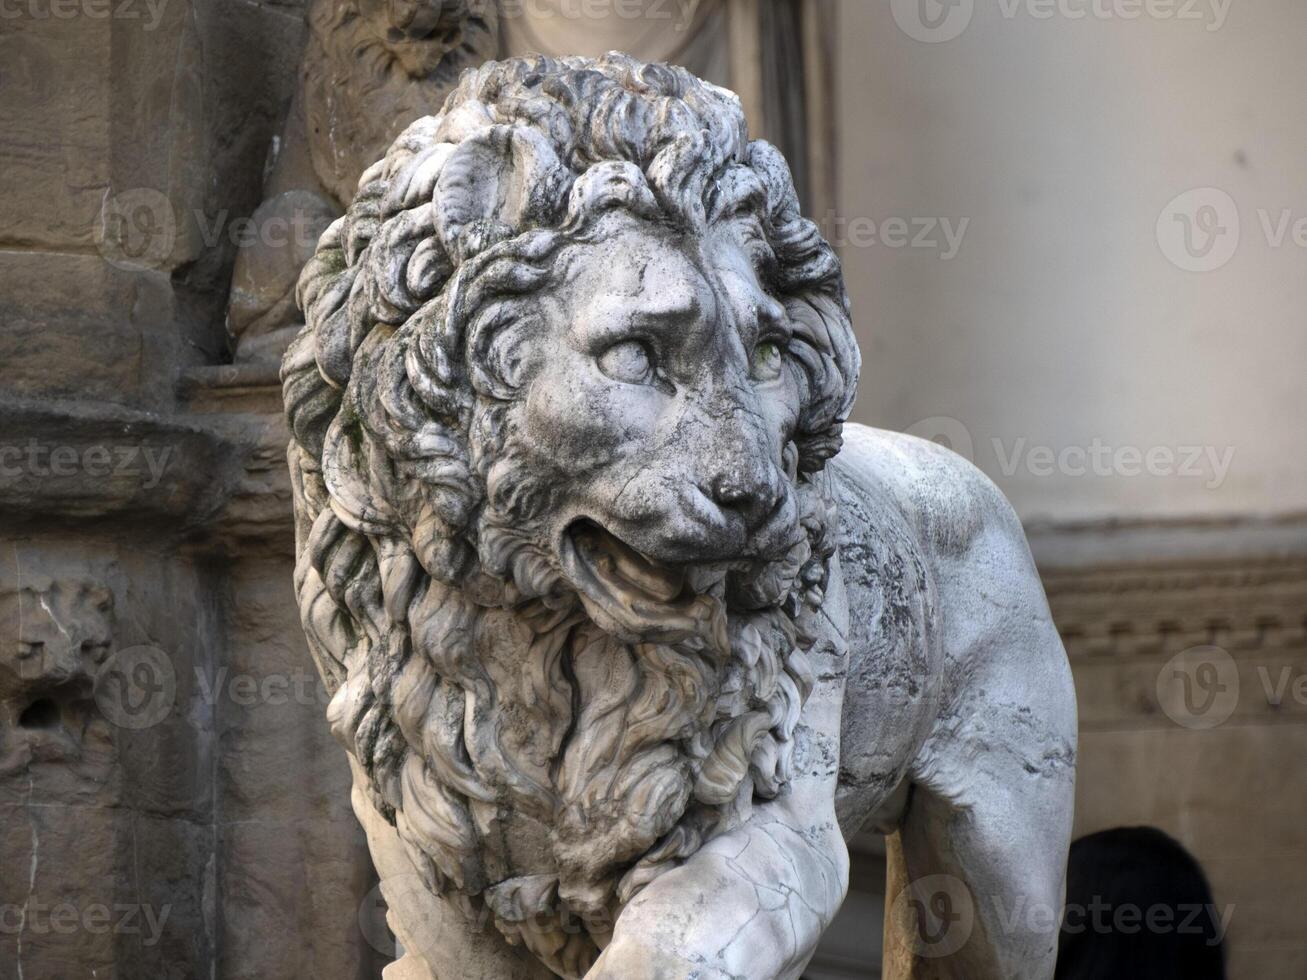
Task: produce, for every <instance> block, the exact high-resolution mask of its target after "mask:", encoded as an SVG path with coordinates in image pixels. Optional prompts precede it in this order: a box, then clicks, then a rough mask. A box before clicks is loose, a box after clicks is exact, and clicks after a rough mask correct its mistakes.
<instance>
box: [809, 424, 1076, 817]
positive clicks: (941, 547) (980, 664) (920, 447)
mask: <svg viewBox="0 0 1307 980" xmlns="http://www.w3.org/2000/svg"><path fill="white" fill-rule="evenodd" d="M844 436H845V438H844V447H843V449H842V450H841V452H840V453H839V455H838V456H837V457H836V458H835V459H834V460H833V461H832V462H831V464H830V466H831V475H832V480H833V484H834V488H835V496H836V500H837V502H838V505H839V509H840V544H839V554H840V564H841V570H842V573H843V578H844V583H845V590H846V594H847V596H848V605H849V610H850V617H849V618H850V630H849V641H850V642H849V674H848V681H847V683H846V689H845V700H844V711H843V723H842V726H841V728H842V731H841V743H842V744H841V763H840V764H841V779H840V810H841V823H842V824H844V825H845V827H846V829H847V828H848V827H851V826H857V825H860V824H861V821H863V820H865V819H866V818H867V816H868V815H871V814H876V813H877V812H878V811H881V812H884V808H885V807H887V806H892V805H893V800H895V799H899V798H900V797H899V796H898V795H897V794H895V792H894V791H895V790H896V789H897V788H898V787H900V786H901V785H904V783H905V777H907V778H910V777H911V773H912V771H913V769H914V766H917V765H919V764H920V760H921V758H922V754H923V749H924V747H925V746H926V745H927V742H928V741H929V740H930V739H931V737H932V735H933V734H935V732H936V729H937V727H938V723H939V721H940V719H941V717H944V716H947V715H949V714H951V713H952V712H953V711H954V710H955V708H956V705H955V704H954V703H953V702H955V701H956V699H957V698H958V697H959V696H968V695H966V694H965V690H966V689H969V688H972V687H975V686H976V684H977V682H978V681H977V679H978V678H983V677H986V676H988V677H990V678H991V679H995V678H998V677H1010V676H1011V673H1012V672H1014V671H1016V672H1021V671H1027V670H1028V669H1029V668H1030V667H1031V665H1032V664H1033V663H1034V662H1035V661H1037V660H1038V661H1043V662H1045V663H1050V664H1051V665H1052V666H1051V669H1052V670H1053V671H1054V672H1055V673H1056V672H1057V671H1064V670H1065V656H1064V655H1063V654H1062V653H1061V646H1060V642H1059V641H1058V640H1057V635H1056V631H1055V630H1054V629H1053V628H1052V623H1051V619H1050V617H1049V613H1048V606H1047V601H1046V600H1045V598H1044V593H1043V588H1042V585H1041V583H1040V580H1039V575H1038V573H1037V571H1036V570H1035V567H1034V562H1033V560H1032V559H1031V557H1030V551H1029V548H1028V547H1027V544H1026V539H1025V534H1024V531H1023V530H1022V527H1021V523H1020V521H1019V520H1018V518H1017V516H1016V514H1015V512H1014V511H1013V509H1012V506H1011V504H1010V503H1009V502H1008V501H1007V499H1006V498H1005V497H1004V496H1003V494H1002V492H1001V491H1000V490H999V489H998V488H997V487H996V486H995V485H994V483H993V482H992V481H991V480H990V479H989V478H988V477H987V476H985V475H984V474H983V473H982V472H980V470H978V469H977V468H976V467H975V466H973V465H972V464H971V463H970V462H968V461H967V460H966V459H964V458H963V457H961V456H959V455H957V454H956V453H954V452H952V451H951V450H949V449H947V448H945V447H944V446H941V445H939V444H937V443H934V442H930V441H927V440H924V439H919V438H916V437H913V436H909V435H904V434H901V433H895V432H887V431H882V430H878V429H871V428H868V427H865V426H861V425H849V426H846V428H845V432H844ZM1053 654H1056V656H1055V657H1054V656H1052V655H1053ZM1054 679H1055V680H1056V681H1057V685H1055V686H1059V685H1060V686H1064V685H1063V684H1062V681H1063V680H1064V678H1062V676H1061V674H1060V673H1059V674H1058V675H1057V677H1056V678H1054ZM981 686H982V687H983V686H984V685H981ZM1005 686H1006V685H1005ZM971 693H974V692H971Z"/></svg>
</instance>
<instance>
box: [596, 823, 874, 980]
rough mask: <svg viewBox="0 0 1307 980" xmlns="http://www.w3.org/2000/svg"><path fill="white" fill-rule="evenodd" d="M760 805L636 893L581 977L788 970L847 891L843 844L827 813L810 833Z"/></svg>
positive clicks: (667, 978) (763, 975)
mask: <svg viewBox="0 0 1307 980" xmlns="http://www.w3.org/2000/svg"><path fill="white" fill-rule="evenodd" d="M769 808H771V812H766V811H768V809H769ZM758 810H759V812H757V813H755V817H754V819H753V820H750V821H749V822H748V823H747V824H746V825H745V826H743V827H741V828H739V829H738V830H736V831H734V832H732V833H729V834H726V835H723V836H722V837H719V838H717V839H715V840H713V841H712V842H711V843H709V844H707V845H706V846H705V847H704V849H703V850H701V851H700V852H699V853H697V854H696V855H695V856H694V857H693V858H691V859H690V860H689V861H688V862H687V863H686V864H684V865H683V866H681V867H680V868H677V869H675V870H673V871H669V872H667V873H666V874H664V875H662V876H661V877H660V878H658V879H657V880H655V881H654V882H653V883H652V884H651V885H650V886H649V887H648V888H646V889H645V890H644V892H642V893H641V894H640V895H639V896H637V897H636V899H635V900H634V901H632V902H631V904H630V905H628V906H627V908H626V909H625V910H624V911H623V912H622V914H621V916H620V917H619V918H618V920H617V928H616V930H615V932H614V935H613V941H612V943H610V944H609V946H608V948H607V949H606V950H605V951H604V954H603V956H601V957H600V959H599V961H598V963H596V964H595V966H594V968H593V969H592V970H591V971H590V972H589V973H588V974H587V975H586V980H684V978H691V977H692V978H694V980H730V978H736V977H748V978H749V980H795V978H797V977H798V976H799V974H800V973H801V972H802V970H803V968H804V967H805V966H806V965H807V963H808V961H809V959H811V957H812V954H813V952H814V950H815V949H816V947H817V941H818V940H819V939H820V937H821V934H822V933H823V932H824V931H825V929H826V927H827V926H828V925H829V924H830V922H831V919H833V918H834V916H835V913H836V911H837V910H838V909H839V907H840V904H841V903H842V902H843V900H844V894H845V891H846V889H847V887H848V851H847V849H846V848H845V846H844V840H843V837H842V836H841V835H840V834H839V832H838V829H836V828H835V827H834V821H833V816H832V820H831V823H830V825H829V830H828V831H827V832H825V833H820V834H817V835H813V834H812V832H811V829H809V830H806V831H804V832H802V833H801V832H800V830H799V829H796V822H795V820H794V819H793V816H792V813H793V811H792V810H789V809H788V808H785V807H773V805H771V804H768V805H766V806H762V807H759V808H758Z"/></svg>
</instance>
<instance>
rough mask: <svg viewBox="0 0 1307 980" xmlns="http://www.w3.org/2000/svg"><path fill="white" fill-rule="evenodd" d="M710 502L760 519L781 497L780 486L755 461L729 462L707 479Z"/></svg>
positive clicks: (750, 517) (754, 518) (749, 517)
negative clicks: (741, 464)
mask: <svg viewBox="0 0 1307 980" xmlns="http://www.w3.org/2000/svg"><path fill="white" fill-rule="evenodd" d="M709 491H710V493H711V496H712V499H713V503H715V504H717V506H718V507H721V508H723V509H729V510H734V511H738V512H740V513H742V514H743V515H744V516H745V517H746V518H748V519H750V520H751V521H752V520H760V519H762V518H763V517H766V516H767V515H768V514H770V513H771V512H772V510H774V509H775V507H776V503H777V501H778V500H780V486H779V485H778V482H777V481H776V480H775V479H774V478H773V477H772V476H771V475H770V474H768V473H767V471H766V469H765V468H764V467H762V466H758V465H743V466H732V467H729V468H726V469H723V470H722V471H721V472H719V473H718V474H717V475H716V476H714V477H713V478H712V480H711V482H710V483H709Z"/></svg>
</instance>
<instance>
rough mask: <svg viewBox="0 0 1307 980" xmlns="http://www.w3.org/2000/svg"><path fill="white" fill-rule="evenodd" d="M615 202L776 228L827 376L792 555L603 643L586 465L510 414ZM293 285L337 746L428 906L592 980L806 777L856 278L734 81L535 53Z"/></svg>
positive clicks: (809, 412)
mask: <svg viewBox="0 0 1307 980" xmlns="http://www.w3.org/2000/svg"><path fill="white" fill-rule="evenodd" d="M614 210H619V211H622V210H624V211H627V212H630V213H632V214H637V215H641V216H643V217H647V218H657V219H658V220H662V221H669V222H676V223H677V224H678V225H679V226H680V227H682V228H685V229H687V230H688V231H694V230H695V229H700V230H702V229H703V228H705V227H706V226H707V225H708V224H709V223H711V222H713V221H715V220H722V219H723V217H724V216H728V215H736V214H739V213H741V212H749V213H753V214H756V215H757V217H758V220H759V223H760V226H761V227H762V228H763V229H764V231H765V236H766V238H767V245H766V247H767V248H768V249H769V250H770V253H771V255H772V256H773V257H774V263H773V266H774V268H775V269H776V270H777V271H776V272H775V275H774V278H775V283H774V284H775V287H776V290H777V292H778V293H779V294H780V295H782V296H783V297H784V301H785V303H786V308H787V310H788V311H789V313H790V316H791V318H792V320H793V322H794V325H795V333H794V341H793V357H794V359H795V361H796V362H797V363H798V364H799V366H800V369H801V372H802V374H803V377H804V384H805V390H806V395H805V400H804V405H803V411H802V415H801V418H800V420H799V425H798V432H797V434H796V436H795V439H794V441H793V442H792V443H791V444H790V445H789V447H788V448H787V449H786V452H785V464H786V471H787V474H788V476H789V478H790V479H789V486H788V487H787V492H788V493H790V494H792V495H793V496H794V499H795V501H796V503H797V506H796V507H795V509H794V513H795V515H796V517H795V527H794V532H795V534H794V536H793V540H794V542H795V543H794V544H793V545H792V546H791V547H789V550H788V551H787V552H786V553H784V554H781V555H777V556H772V557H769V558H768V559H767V560H763V559H753V560H747V561H745V560H740V561H731V562H717V563H711V564H704V565H702V566H698V567H694V568H691V569H689V571H688V573H687V578H686V582H687V586H686V592H687V593H688V595H686V596H685V597H684V598H682V599H678V600H677V601H676V604H675V617H674V619H675V625H667V626H666V628H662V624H659V627H660V628H659V629H657V630H656V631H655V633H656V635H651V636H649V637H635V638H632V637H625V638H623V637H620V636H617V635H613V634H612V633H611V632H606V631H605V630H604V629H602V628H600V625H598V624H597V623H596V622H595V621H594V617H593V616H592V615H591V614H590V612H591V610H590V609H589V607H587V605H586V604H585V602H584V600H583V597H581V596H579V595H578V590H577V588H576V587H574V585H573V584H572V582H571V581H570V580H569V578H568V577H567V575H566V574H565V572H564V570H563V567H562V564H561V563H560V560H559V558H558V556H557V555H556V554H555V552H554V549H553V546H552V545H551V544H550V542H549V541H548V539H547V536H546V535H545V534H544V533H543V531H542V528H543V525H544V523H545V519H546V518H547V517H548V516H549V515H550V514H552V513H554V511H555V509H556V508H557V507H558V504H559V501H558V500H557V499H556V488H557V487H559V486H562V485H563V484H564V480H563V475H564V474H565V472H566V470H567V469H568V467H569V465H570V463H571V461H568V460H551V459H547V458H543V457H542V456H541V454H540V453H538V452H536V451H535V450H534V449H533V447H532V446H531V445H530V443H529V440H527V439H526V438H525V437H524V436H522V435H521V434H520V433H519V432H517V431H516V430H515V428H514V427H513V425H512V424H511V422H510V420H509V415H510V411H511V407H512V405H513V404H514V402H515V399H516V398H517V396H518V395H519V385H518V380H519V379H517V378H516V376H515V375H516V364H517V363H518V359H517V358H516V357H515V355H514V350H513V348H514V347H515V345H516V344H517V343H519V342H525V343H529V342H530V341H529V338H527V339H526V340H525V341H523V340H522V338H521V337H520V336H519V337H516V338H515V339H508V338H509V336H510V334H512V331H509V330H507V329H505V326H506V324H509V323H511V322H513V320H514V316H515V311H521V310H522V309H523V307H524V304H529V303H530V302H531V296H532V293H533V291H535V290H537V289H539V288H540V287H541V286H542V285H543V284H545V283H547V282H549V281H550V280H551V279H552V278H553V277H554V276H556V275H557V274H559V272H558V268H557V267H558V265H559V264H560V263H559V258H560V256H562V255H564V254H566V252H567V249H568V247H569V245H570V244H571V243H574V242H583V241H587V240H588V236H589V237H593V236H594V235H596V234H600V232H598V231H597V230H596V229H597V227H598V225H599V223H600V222H601V221H603V220H604V216H605V215H607V214H611V213H612V212H613V211H614ZM299 300H300V304H301V306H302V307H303V309H304V311H305V314H306V321H307V325H306V327H305V329H304V331H303V332H302V333H301V334H300V335H299V337H298V339H297V340H296V341H295V343H294V344H293V345H292V347H291V349H290V350H289V352H288V353H287V356H286V359H285V362H284V364H283V368H282V378H283V382H284V394H285V404H286V410H287V414H288V418H289V422H290V426H291V430H292V433H293V441H292V443H291V446H290V450H289V460H290V467H291V472H292V479H293V485H294V496H295V508H296V524H297V553H298V563H297V566H296V572H295V585H296V589H297V593H298V596H299V602H300V608H301V615H302V619H303V623H304V627H305V631H306V634H307V636H308V640H309V645H310V649H311V650H312V652H313V654H314V656H315V658H316V660H317V663H318V666H319V669H320V671H321V672H322V674H323V677H324V678H325V679H326V681H327V684H328V686H329V688H330V689H331V690H332V691H333V692H334V697H333V700H332V702H331V706H330V708H329V719H330V722H331V725H332V728H333V731H334V732H335V734H336V736H337V737H338V738H339V740H340V741H341V742H342V743H343V745H344V746H345V748H346V750H347V751H348V752H349V753H350V754H351V756H352V757H353V758H354V760H355V761H356V763H357V766H358V770H357V771H358V772H361V773H362V774H363V775H364V777H365V778H366V785H365V786H364V787H363V789H364V790H365V791H366V792H367V794H368V796H369V798H370V800H371V801H372V804H373V805H374V806H375V807H376V809H377V810H378V811H379V812H380V813H381V814H382V815H384V816H385V817H386V819H388V820H389V821H391V822H392V823H393V824H394V826H395V828H396V830H397V832H398V834H399V836H400V838H401V839H402V840H403V842H404V844H405V846H406V849H407V851H408V854H409V856H410V858H411V860H412V862H413V865H414V867H415V868H416V870H417V872H418V873H419V874H420V875H421V877H422V880H423V882H424V883H425V885H426V887H427V888H428V889H429V890H430V891H431V892H433V893H436V894H441V895H445V896H447V897H449V898H450V899H451V900H454V901H456V902H458V903H461V905H462V906H463V907H464V909H465V911H467V913H468V914H469V915H473V916H477V915H485V914H489V915H491V916H493V919H494V922H495V924H496V926H497V927H498V929H499V930H500V931H501V932H502V933H503V934H504V935H505V936H506V937H507V938H508V939H509V940H510V941H513V942H519V943H524V944H525V945H526V946H527V947H528V948H529V949H530V950H531V952H532V953H533V954H534V955H535V956H536V957H537V958H539V959H540V960H541V961H542V962H543V963H544V964H545V965H546V966H548V967H549V969H551V970H552V971H554V972H555V973H557V974H559V975H560V976H564V977H580V976H581V975H583V974H584V973H585V972H586V970H588V969H589V967H590V965H591V964H592V962H593V960H594V959H595V958H596V956H597V954H598V951H599V949H601V948H602V946H603V945H604V944H605V943H606V941H607V939H608V937H609V935H610V933H611V929H612V926H613V922H614V919H615V916H616V915H618V914H619V913H620V910H621V908H622V906H623V905H624V904H625V903H626V902H628V901H629V900H630V899H631V897H632V896H633V895H635V894H636V893H637V892H638V891H639V889H640V888H642V887H643V886H644V885H646V884H647V883H648V882H649V881H651V880H653V878H654V877H656V876H657V875H658V874H660V873H662V872H663V871H665V870H667V869H669V868H672V867H675V866H676V864H677V863H678V862H680V861H683V860H684V859H685V858H687V857H688V856H690V855H691V854H693V853H694V852H695V851H696V850H697V849H698V848H699V847H700V846H701V844H702V843H703V842H704V841H705V840H706V839H709V838H710V837H711V836H713V835H714V834H716V833H719V832H721V831H723V830H725V829H729V828H730V827H733V826H735V825H737V823H738V822H739V821H740V820H742V819H744V818H745V817H746V816H747V814H748V810H749V806H750V804H751V801H752V800H753V799H754V798H755V796H757V797H761V798H770V797H774V796H776V795H777V794H778V793H780V792H782V791H783V790H784V788H785V784H786V780H787V776H788V773H789V770H790V767H791V764H792V754H793V752H792V750H793V741H792V735H793V733H794V730H795V726H796V725H797V723H798V718H799V714H800V710H801V708H802V705H803V702H804V699H805V698H806V697H807V695H808V692H809V691H810V690H811V687H812V677H811V674H810V669H809V666H808V661H807V657H806V656H805V650H806V649H807V647H808V646H809V645H810V644H811V643H812V642H813V636H814V634H815V630H814V629H813V628H811V626H812V623H813V618H814V617H815V616H817V615H819V607H820V604H821V602H822V600H823V591H822V590H823V589H824V587H825V584H826V581H827V569H828V563H829V559H830V557H831V555H832V554H833V552H834V547H835V542H834V538H833V535H834V528H833V527H832V524H833V519H832V517H831V514H832V513H833V512H832V510H831V509H830V505H829V502H828V501H827V499H826V498H825V497H824V495H823V493H822V492H821V490H820V485H821V482H820V481H819V480H817V479H815V478H814V477H815V475H816V474H817V472H818V471H819V470H821V468H822V467H823V466H824V464H825V461H826V460H827V459H829V458H830V457H831V456H832V455H833V454H834V453H835V452H836V451H837V450H838V448H839V443H840V427H841V422H842V419H843V418H844V417H845V415H846V414H847V412H848V409H849V407H850V405H851V401H852V393H853V386H854V383H855V380H856V373H857V352H856V346H855V345H854V342H853V338H852V334H851V330H850V327H849V321H848V313H847V302H846V299H845V296H844V293H843V286H842V283H841V280H840V276H839V266H838V262H837V260H836V259H835V257H834V254H833V253H832V252H831V250H830V248H829V246H828V245H827V244H826V243H825V242H824V241H823V240H822V238H821V236H820V235H819V234H818V232H817V230H816V228H815V226H814V225H813V224H812V223H811V222H809V221H806V220H804V219H802V218H801V217H800V215H799V210H798V205H797V201H796V198H795V194H794V189H793V185H792V182H791V181H790V178H789V173H788V170H787V168H786V167H785V165H784V162H783V161H782V160H781V158H780V155H779V154H778V153H777V152H776V151H775V150H774V149H773V148H772V147H770V146H768V145H767V144H765V143H761V142H754V143H750V142H748V139H747V135H746V130H745V125H744V120H743V115H742V113H741V111H740V108H739V104H738V101H737V100H736V99H735V97H734V96H732V95H731V94H730V93H728V92H725V91H723V90H721V89H717V88H715V87H713V86H710V85H708V84H706V83H703V82H700V81H699V80H698V79H695V78H694V77H693V76H691V75H689V74H688V73H686V72H684V71H682V70H679V69H673V68H668V67H665V66H660V65H644V64H641V63H639V62H636V61H634V60H633V59H630V58H628V57H625V56H620V55H609V56H607V57H605V58H604V59H602V60H599V61H589V60H586V59H564V60H561V61H554V60H550V59H543V58H537V59H521V60H513V61H508V62H503V63H489V64H486V65H484V66H483V67H481V68H480V69H479V70H476V71H470V72H468V73H467V74H465V76H464V77H463V79H462V80H461V82H460V84H459V86H458V88H457V89H456V91H455V92H454V93H453V94H452V95H451V96H450V98H449V100H448V102H447V103H446V105H445V109H444V111H443V112H442V113H441V114H440V115H437V116H434V117H431V118H426V119H422V120H419V121H418V122H416V123H414V124H413V125H412V126H410V127H409V129H408V130H407V131H405V132H404V133H403V134H402V135H401V136H400V138H399V139H398V140H397V141H396V143H395V144H394V146H393V147H392V148H391V150H390V152H389V153H388V154H387V156H386V157H385V159H384V160H382V161H381V162H379V163H378V164H376V165H374V166H373V167H372V168H370V169H369V170H368V171H367V172H366V173H365V175H364V177H363V180H362V181H361V182H360V191H359V193H358V196H357V197H356V199H355V201H354V204H353V205H352V206H351V208H350V210H349V213H348V214H347V215H346V216H345V217H343V218H342V219H340V220H339V221H337V222H336V223H335V224H333V225H332V226H331V228H330V229H329V230H328V232H327V233H326V234H325V235H324V236H323V239H322V241H321V243H320V244H319V247H318V251H317V255H316V256H315V258H314V259H313V261H311V262H310V263H309V265H308V266H307V267H306V269H305V271H304V274H303V276H302V277H301V279H300V285H299ZM668 610H669V612H668V617H669V623H670V622H671V619H672V613H671V611H672V605H671V600H670V599H669V606H668ZM510 820H511V827H510Z"/></svg>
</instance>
